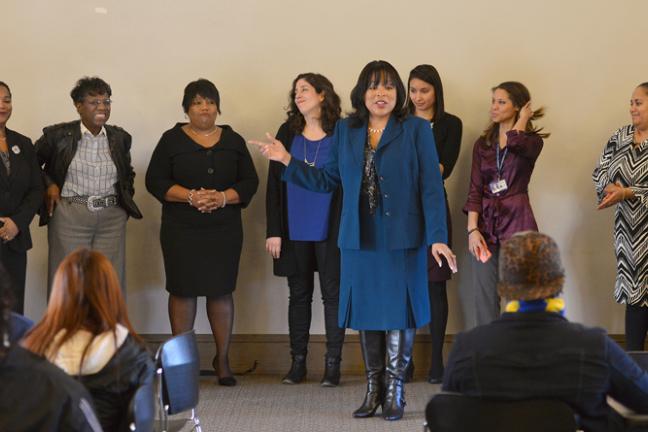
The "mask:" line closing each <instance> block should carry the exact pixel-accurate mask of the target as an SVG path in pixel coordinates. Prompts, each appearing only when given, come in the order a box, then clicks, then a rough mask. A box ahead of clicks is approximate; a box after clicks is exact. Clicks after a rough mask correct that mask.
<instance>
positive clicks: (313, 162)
mask: <svg viewBox="0 0 648 432" xmlns="http://www.w3.org/2000/svg"><path fill="white" fill-rule="evenodd" d="M324 138H326V137H324ZM324 138H322V139H321V140H319V141H317V148H316V149H315V157H314V158H313V161H312V162H309V161H308V159H307V158H306V137H305V136H303V135H302V139H303V143H304V163H305V164H306V165H308V166H310V167H315V162H317V156H318V155H319V149H320V145H321V144H322V141H323V140H324Z"/></svg>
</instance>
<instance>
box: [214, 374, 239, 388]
mask: <svg viewBox="0 0 648 432" xmlns="http://www.w3.org/2000/svg"><path fill="white" fill-rule="evenodd" d="M218 385H222V386H225V387H234V386H235V385H236V378H234V377H233V376H231V375H230V376H227V377H223V378H218Z"/></svg>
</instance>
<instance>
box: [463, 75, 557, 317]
mask: <svg viewBox="0 0 648 432" xmlns="http://www.w3.org/2000/svg"><path fill="white" fill-rule="evenodd" d="M543 115H544V110H543V108H540V109H537V110H535V111H534V110H533V109H532V108H531V95H530V94H529V90H528V89H527V88H526V87H525V86H524V85H523V84H522V83H519V82H515V81H507V82H503V83H501V84H500V85H498V86H497V87H494V88H493V96H492V99H491V108H490V116H491V123H490V125H489V126H488V128H487V129H486V130H485V131H484V133H483V134H482V136H480V137H479V139H478V140H477V142H475V146H474V148H473V159H472V168H471V173H470V186H469V191H468V200H467V201H466V205H465V206H464V208H463V210H464V212H466V213H467V214H468V227H467V229H468V250H469V251H470V253H471V254H472V255H473V256H474V257H475V259H474V260H472V275H473V283H472V286H473V287H474V290H475V295H474V301H475V325H481V324H487V323H489V322H491V321H492V320H494V319H495V318H497V317H498V316H499V313H500V299H499V296H498V295H497V279H498V274H497V272H498V261H499V247H500V244H501V243H502V242H503V241H505V240H507V239H508V238H509V237H511V236H512V235H513V234H514V233H516V232H519V231H528V230H533V231H537V230H538V225H537V224H536V221H535V217H534V216H533V211H532V210H531V204H530V203H529V194H528V186H529V181H530V180H531V173H532V172H533V168H534V167H535V162H536V159H537V158H538V156H539V155H540V152H541V151H542V145H543V141H542V139H543V138H547V137H548V136H549V134H547V133H541V132H540V131H541V130H542V129H538V128H536V127H534V126H533V123H532V120H535V119H538V118H540V117H542V116H543Z"/></svg>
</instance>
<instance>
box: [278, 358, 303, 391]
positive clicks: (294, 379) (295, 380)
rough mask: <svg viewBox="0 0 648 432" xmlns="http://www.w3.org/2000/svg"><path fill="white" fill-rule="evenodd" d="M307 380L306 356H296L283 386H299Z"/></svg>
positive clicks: (284, 378)
mask: <svg viewBox="0 0 648 432" xmlns="http://www.w3.org/2000/svg"><path fill="white" fill-rule="evenodd" d="M304 378H306V356H305V355H302V354H297V355H294V356H293V358H292V364H291V365H290V370H289V371H288V373H287V374H286V376H285V377H283V380H282V381H281V382H282V383H283V384H299V383H300V382H302V381H304Z"/></svg>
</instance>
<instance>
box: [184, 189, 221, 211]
mask: <svg viewBox="0 0 648 432" xmlns="http://www.w3.org/2000/svg"><path fill="white" fill-rule="evenodd" d="M223 194H224V193H223V192H221V191H217V190H216V189H204V188H200V189H196V190H194V191H193V192H192V196H191V201H190V203H189V204H190V205H191V206H192V207H195V208H196V209H197V210H198V211H199V212H201V213H211V212H212V211H214V210H218V209H219V208H222V207H223V199H224V196H223Z"/></svg>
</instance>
